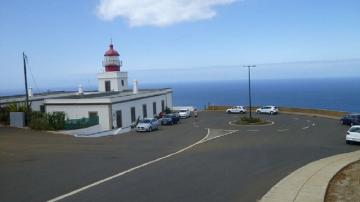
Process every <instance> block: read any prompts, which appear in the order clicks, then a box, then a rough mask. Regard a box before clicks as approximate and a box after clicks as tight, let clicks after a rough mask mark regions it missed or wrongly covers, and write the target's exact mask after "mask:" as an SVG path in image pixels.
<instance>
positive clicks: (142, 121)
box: [139, 119, 150, 123]
mask: <svg viewBox="0 0 360 202" xmlns="http://www.w3.org/2000/svg"><path fill="white" fill-rule="evenodd" d="M139 123H150V120H149V119H144V120H141V121H139Z"/></svg>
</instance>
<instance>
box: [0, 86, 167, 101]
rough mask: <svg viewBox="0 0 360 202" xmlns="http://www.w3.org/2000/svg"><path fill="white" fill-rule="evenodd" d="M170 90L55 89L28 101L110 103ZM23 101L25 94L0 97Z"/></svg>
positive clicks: (0, 99) (6, 99)
mask: <svg viewBox="0 0 360 202" xmlns="http://www.w3.org/2000/svg"><path fill="white" fill-rule="evenodd" d="M169 92H172V90H171V89H170V88H163V89H141V90H139V91H138V93H137V94H133V91H132V90H125V91H121V92H98V91H88V92H84V94H78V93H77V92H76V91H71V92H69V91H68V92H66V91H56V92H46V93H39V94H34V96H33V97H30V98H29V101H30V102H31V101H39V100H46V102H45V103H48V104H51V103H52V104H61V103H77V104H79V103H82V104H86V103H112V102H125V101H130V100H132V99H141V98H145V97H150V96H157V95H162V94H166V93H169ZM23 101H25V95H16V96H4V97H0V104H8V103H12V102H23Z"/></svg>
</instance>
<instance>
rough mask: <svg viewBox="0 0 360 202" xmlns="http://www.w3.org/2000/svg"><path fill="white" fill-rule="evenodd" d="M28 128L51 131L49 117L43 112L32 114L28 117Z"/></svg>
mask: <svg viewBox="0 0 360 202" xmlns="http://www.w3.org/2000/svg"><path fill="white" fill-rule="evenodd" d="M28 118H29V119H28V120H29V123H28V126H29V127H30V128H31V129H35V130H49V129H50V124H49V120H48V118H47V115H46V114H45V113H42V112H31V113H30V114H29V116H28Z"/></svg>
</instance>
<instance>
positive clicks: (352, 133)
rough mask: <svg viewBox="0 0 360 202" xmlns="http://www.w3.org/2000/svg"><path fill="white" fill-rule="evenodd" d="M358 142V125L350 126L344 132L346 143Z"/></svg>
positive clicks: (359, 138)
mask: <svg viewBox="0 0 360 202" xmlns="http://www.w3.org/2000/svg"><path fill="white" fill-rule="evenodd" d="M352 142H360V125H356V126H351V128H350V129H349V130H348V131H347V132H346V143H347V144H351V143H352Z"/></svg>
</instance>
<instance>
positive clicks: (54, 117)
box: [47, 112, 65, 130]
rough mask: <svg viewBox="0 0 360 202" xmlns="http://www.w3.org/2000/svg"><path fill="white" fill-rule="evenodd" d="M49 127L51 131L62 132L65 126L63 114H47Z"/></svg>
mask: <svg viewBox="0 0 360 202" xmlns="http://www.w3.org/2000/svg"><path fill="white" fill-rule="evenodd" d="M47 117H48V121H49V125H50V127H51V129H54V130H63V129H64V126H65V113H64V112H54V113H49V114H47Z"/></svg>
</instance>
